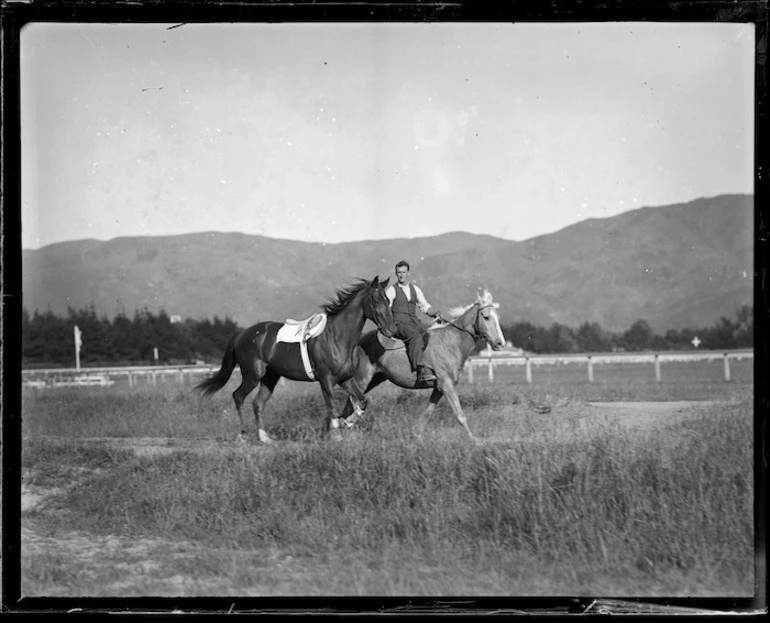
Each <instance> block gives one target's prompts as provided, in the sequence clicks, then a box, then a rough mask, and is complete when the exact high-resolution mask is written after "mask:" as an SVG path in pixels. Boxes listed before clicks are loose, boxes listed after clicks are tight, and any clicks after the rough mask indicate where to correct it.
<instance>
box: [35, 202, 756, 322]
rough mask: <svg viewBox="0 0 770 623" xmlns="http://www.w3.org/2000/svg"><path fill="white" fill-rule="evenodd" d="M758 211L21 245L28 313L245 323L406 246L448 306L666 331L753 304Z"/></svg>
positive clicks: (691, 208)
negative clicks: (395, 235) (494, 306)
mask: <svg viewBox="0 0 770 623" xmlns="http://www.w3.org/2000/svg"><path fill="white" fill-rule="evenodd" d="M753 219H754V210H753V197H751V196H746V195H722V196H719V197H714V198H709V199H698V200H695V201H692V202H689V203H685V204H677V205H671V206H661V207H647V208H640V209H637V210H633V211H630V212H626V213H623V214H620V215H618V216H614V217H610V218H606V219H589V220H585V221H582V222H579V223H576V224H574V225H572V226H570V227H567V228H565V229H562V230H560V231H557V232H555V233H552V234H548V235H544V236H538V237H536V238H532V239H529V240H525V241H522V242H515V241H508V240H502V239H499V238H495V237H492V236H484V235H475V234H469V233H464V232H454V233H447V234H442V235H438V236H432V237H425V238H415V239H406V238H404V239H394V240H370V241H360V242H348V243H341V244H319V243H306V242H297V241H290V240H277V239H272V238H266V237H262V236H251V235H245V234H240V233H215V232H206V233H196V234H187V235H181V236H158V237H138V238H115V239H113V240H109V241H105V242H101V241H95V240H81V241H74V242H65V243H59V244H54V245H49V246H47V247H43V248H41V249H39V250H36V251H30V250H25V251H24V252H23V261H22V288H23V294H24V304H25V307H26V308H27V310H29V311H30V312H33V311H34V310H36V309H37V310H40V311H45V310H47V309H48V308H50V309H51V310H52V311H53V312H54V313H57V314H66V311H67V308H68V307H72V308H75V309H81V308H85V307H89V306H91V305H93V306H94V308H95V309H96V311H97V313H99V314H100V315H105V316H107V317H110V318H111V317H113V316H115V315H116V314H117V313H119V312H121V311H122V312H124V313H126V314H127V315H133V313H134V312H135V311H136V310H140V309H143V308H144V307H147V308H148V309H149V310H151V311H158V310H160V309H164V310H165V311H166V312H168V313H169V314H180V315H182V316H183V317H192V318H205V317H213V316H215V315H216V316H219V317H220V318H223V317H225V316H229V317H230V318H232V319H234V320H235V321H236V322H238V323H239V324H241V325H243V326H246V325H249V324H252V323H254V322H256V321H258V320H265V319H275V320H283V319H285V318H286V317H294V318H299V317H305V316H308V315H310V314H311V313H313V312H315V311H317V309H318V306H319V305H320V304H321V303H323V302H324V301H325V300H327V299H328V298H329V297H331V296H333V294H334V290H335V289H336V288H340V287H342V286H344V285H346V284H348V283H350V282H352V281H353V280H355V278H357V277H359V276H360V277H365V278H367V279H371V278H373V277H374V276H375V275H380V277H381V278H384V277H387V276H392V275H393V265H394V264H395V262H396V261H398V260H399V259H402V258H404V259H407V260H408V261H410V262H411V263H412V276H413V277H414V279H415V281H416V282H417V283H419V284H421V285H423V286H424V289H425V291H426V295H427V296H428V298H429V300H430V301H431V302H432V303H433V304H434V305H436V306H438V307H440V308H444V309H445V308H447V307H449V306H452V305H461V304H467V303H470V302H472V301H473V300H474V293H475V292H476V290H477V288H479V287H488V288H489V289H490V290H491V291H492V292H493V294H494V295H495V298H496V299H497V300H499V301H500V303H501V315H502V319H503V322H504V323H505V322H508V323H512V322H516V321H520V320H527V321H530V322H533V323H535V324H539V325H543V326H548V325H550V324H551V323H552V322H559V323H562V324H567V325H570V326H578V325H579V324H581V323H582V322H585V321H590V322H598V323H600V324H601V325H602V326H603V327H605V328H607V329H611V330H614V331H620V330H624V329H626V328H628V327H629V326H630V324H631V323H633V322H634V321H635V320H637V319H639V318H644V319H646V320H648V321H649V322H650V324H651V325H652V326H653V328H654V329H655V330H656V331H665V330H667V329H675V328H682V327H686V326H704V325H710V324H712V323H713V322H715V321H717V320H718V319H719V318H720V316H726V317H729V318H732V317H733V315H734V313H735V311H736V310H737V308H738V307H740V305H742V304H751V303H752V300H753V280H752V275H753V223H754V220H753Z"/></svg>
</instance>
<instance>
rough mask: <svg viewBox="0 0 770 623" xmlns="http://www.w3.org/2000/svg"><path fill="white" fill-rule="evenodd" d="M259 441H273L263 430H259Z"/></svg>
mask: <svg viewBox="0 0 770 623" xmlns="http://www.w3.org/2000/svg"><path fill="white" fill-rule="evenodd" d="M259 441H260V442H261V443H275V441H274V440H273V438H272V437H270V435H268V434H267V433H266V432H265V431H263V430H261V431H259Z"/></svg>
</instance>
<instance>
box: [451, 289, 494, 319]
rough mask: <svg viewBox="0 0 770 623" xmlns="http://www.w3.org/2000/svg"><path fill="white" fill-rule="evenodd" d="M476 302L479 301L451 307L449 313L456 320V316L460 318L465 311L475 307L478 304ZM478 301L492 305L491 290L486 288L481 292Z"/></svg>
mask: <svg viewBox="0 0 770 623" xmlns="http://www.w3.org/2000/svg"><path fill="white" fill-rule="evenodd" d="M476 302H477V301H474V302H473V303H471V304H470V305H465V306H463V305H458V306H457V307H451V308H450V309H449V310H447V313H448V314H449V315H450V316H451V317H452V319H453V320H454V319H455V318H459V317H460V316H462V315H463V314H464V313H465V312H467V311H468V310H469V309H470V308H471V307H473V306H474V305H475V304H476ZM478 302H481V303H484V304H485V305H491V304H492V293H491V292H490V291H489V290H484V293H483V294H481V296H480V298H479V301H478Z"/></svg>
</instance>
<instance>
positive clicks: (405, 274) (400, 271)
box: [396, 260, 409, 285]
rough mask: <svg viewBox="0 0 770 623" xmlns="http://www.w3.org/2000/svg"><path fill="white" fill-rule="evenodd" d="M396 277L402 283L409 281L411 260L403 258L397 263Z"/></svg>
mask: <svg viewBox="0 0 770 623" xmlns="http://www.w3.org/2000/svg"><path fill="white" fill-rule="evenodd" d="M396 278H397V279H398V282H399V283H400V284H402V285H403V284H405V283H408V281H409V262H407V261H406V260H401V261H400V262H399V263H398V264H396Z"/></svg>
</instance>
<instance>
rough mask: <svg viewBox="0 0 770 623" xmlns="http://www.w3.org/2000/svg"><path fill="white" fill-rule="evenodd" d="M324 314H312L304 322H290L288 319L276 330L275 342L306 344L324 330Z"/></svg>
mask: <svg viewBox="0 0 770 623" xmlns="http://www.w3.org/2000/svg"><path fill="white" fill-rule="evenodd" d="M326 319H327V318H326V314H324V313H318V314H313V315H312V316H310V318H306V319H305V320H292V319H291V318H288V319H287V320H286V323H285V324H284V325H283V326H282V327H281V328H280V329H278V334H277V335H276V337H275V340H276V342H289V343H297V342H307V341H308V340H309V339H310V338H313V337H316V336H318V335H321V333H322V332H323V330H324V329H325V328H326Z"/></svg>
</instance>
